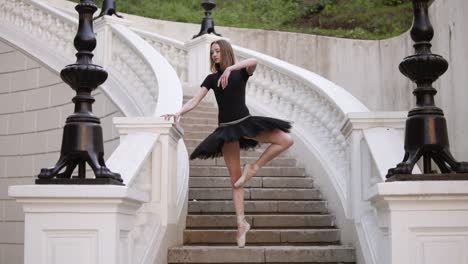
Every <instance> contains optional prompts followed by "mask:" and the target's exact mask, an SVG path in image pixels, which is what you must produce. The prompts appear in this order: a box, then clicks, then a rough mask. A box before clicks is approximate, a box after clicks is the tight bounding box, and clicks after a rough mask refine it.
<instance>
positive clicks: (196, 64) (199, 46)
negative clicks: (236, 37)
mask: <svg viewBox="0 0 468 264" xmlns="http://www.w3.org/2000/svg"><path fill="white" fill-rule="evenodd" d="M217 39H221V37H218V36H216V35H211V34H205V35H203V36H201V37H198V38H195V39H192V40H190V41H188V42H187V43H186V44H185V46H186V48H187V51H188V69H189V70H188V83H189V87H188V89H184V94H185V95H193V94H195V92H196V90H197V89H198V88H200V84H201V83H202V82H203V80H205V77H206V76H207V75H208V74H210V73H211V72H210V48H211V47H210V44H211V42H213V41H215V40H217ZM223 39H226V38H223ZM226 40H228V39H226Z"/></svg>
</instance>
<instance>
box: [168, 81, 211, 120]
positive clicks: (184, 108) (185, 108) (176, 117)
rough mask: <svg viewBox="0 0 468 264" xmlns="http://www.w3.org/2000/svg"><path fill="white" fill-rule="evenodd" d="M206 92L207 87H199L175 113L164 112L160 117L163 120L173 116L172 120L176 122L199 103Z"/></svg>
mask: <svg viewBox="0 0 468 264" xmlns="http://www.w3.org/2000/svg"><path fill="white" fill-rule="evenodd" d="M207 93H208V89H207V88H206V87H201V88H200V89H198V91H197V93H196V94H195V95H194V96H193V97H192V99H190V100H188V101H187V102H186V103H185V104H184V105H183V106H182V108H181V109H180V110H179V111H178V112H177V113H174V114H165V115H162V117H164V119H165V120H170V119H171V117H173V118H174V122H176V123H178V122H179V120H180V117H181V116H182V115H183V114H185V113H187V112H190V111H191V110H192V109H194V108H195V107H196V106H197V105H198V104H199V103H200V101H201V100H202V99H203V98H204V97H205V96H206V94H207Z"/></svg>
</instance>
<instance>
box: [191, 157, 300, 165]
mask: <svg viewBox="0 0 468 264" xmlns="http://www.w3.org/2000/svg"><path fill="white" fill-rule="evenodd" d="M256 160H257V158H255V157H241V161H240V164H246V163H248V164H253V163H255V161H256ZM296 164H297V161H296V159H293V158H289V157H286V158H285V157H276V158H274V159H273V160H272V161H270V162H268V164H267V165H268V166H270V167H276V166H282V167H294V166H296ZM190 165H196V166H226V162H225V161H224V158H223V157H221V158H216V159H206V160H201V159H195V160H192V161H190Z"/></svg>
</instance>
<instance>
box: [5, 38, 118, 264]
mask: <svg viewBox="0 0 468 264" xmlns="http://www.w3.org/2000/svg"><path fill="white" fill-rule="evenodd" d="M71 63H72V62H71ZM74 94H75V92H74V91H73V90H72V89H71V88H70V87H69V86H68V85H66V84H65V83H63V82H62V80H61V79H60V77H59V76H58V74H57V73H55V72H53V71H51V70H49V69H48V68H46V67H44V66H43V65H41V64H40V63H38V62H37V61H35V60H34V59H32V58H30V57H29V56H28V55H27V54H25V53H23V52H21V51H20V50H17V49H15V48H14V47H13V46H11V45H9V44H8V43H7V42H6V41H4V40H1V39H0V264H20V263H23V237H24V224H23V221H24V217H23V212H22V210H21V206H20V205H19V204H17V203H16V202H15V201H14V200H12V199H10V198H9V197H8V195H7V190H8V187H9V186H10V185H18V184H31V183H33V181H34V178H35V176H36V175H37V174H38V173H39V171H40V169H41V168H45V167H52V166H53V165H54V164H55V162H56V161H57V159H58V157H59V153H60V146H61V142H62V131H63V126H64V124H65V119H66V118H67V116H68V115H70V114H71V113H73V104H72V103H71V99H72V97H73V96H74ZM94 94H95V98H96V102H95V103H94V109H93V112H94V113H95V114H96V115H97V116H98V117H100V118H101V124H102V127H103V134H104V142H105V143H104V148H105V154H106V159H107V157H109V155H110V154H111V153H112V151H113V150H114V149H115V148H116V147H117V145H118V143H119V141H118V134H117V131H116V130H115V128H114V127H113V125H112V118H113V117H116V116H122V114H121V112H120V111H119V110H118V109H117V108H116V106H115V105H114V104H113V103H112V102H111V101H110V100H109V99H108V97H107V96H106V95H105V94H104V93H103V92H102V91H101V90H97V91H96V92H95V93H94Z"/></svg>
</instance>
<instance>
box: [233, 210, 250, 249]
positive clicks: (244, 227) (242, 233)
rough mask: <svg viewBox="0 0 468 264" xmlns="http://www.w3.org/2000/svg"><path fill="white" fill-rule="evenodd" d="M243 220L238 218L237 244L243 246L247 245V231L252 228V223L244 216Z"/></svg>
mask: <svg viewBox="0 0 468 264" xmlns="http://www.w3.org/2000/svg"><path fill="white" fill-rule="evenodd" d="M241 218H242V220H240V219H239V217H238V218H237V237H236V240H237V246H239V247H240V248H243V247H244V246H245V237H246V236H247V232H248V231H249V230H250V224H249V223H247V221H246V220H245V218H244V217H241Z"/></svg>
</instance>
